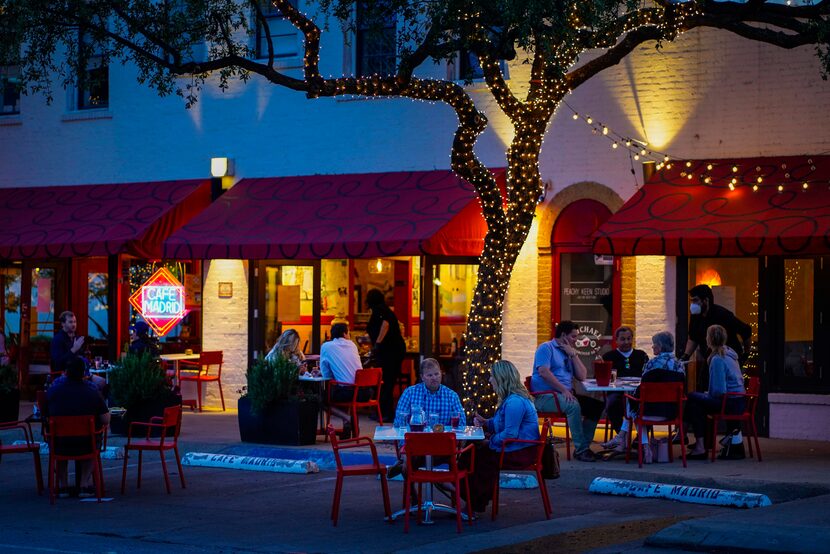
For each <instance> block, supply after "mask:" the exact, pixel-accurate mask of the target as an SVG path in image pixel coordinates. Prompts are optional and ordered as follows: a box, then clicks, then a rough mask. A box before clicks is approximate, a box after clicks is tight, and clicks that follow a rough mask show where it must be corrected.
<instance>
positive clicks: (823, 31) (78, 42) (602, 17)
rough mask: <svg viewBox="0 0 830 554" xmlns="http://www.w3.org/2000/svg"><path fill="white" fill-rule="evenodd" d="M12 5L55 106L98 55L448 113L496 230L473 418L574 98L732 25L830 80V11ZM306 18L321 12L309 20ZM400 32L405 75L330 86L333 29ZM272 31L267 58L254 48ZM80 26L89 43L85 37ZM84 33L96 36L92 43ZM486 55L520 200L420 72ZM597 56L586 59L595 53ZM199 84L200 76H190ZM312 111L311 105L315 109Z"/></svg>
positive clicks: (457, 0) (454, 96)
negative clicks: (623, 66)
mask: <svg viewBox="0 0 830 554" xmlns="http://www.w3.org/2000/svg"><path fill="white" fill-rule="evenodd" d="M267 2H268V0H57V1H56V0H0V34H2V36H3V37H4V40H3V41H2V43H0V59H2V60H4V62H5V63H16V64H19V65H20V68H21V69H20V75H21V83H22V86H25V87H27V88H28V89H29V90H32V91H39V92H42V93H44V94H45V95H46V96H47V97H51V91H52V87H53V86H54V84H55V83H56V82H59V83H61V84H67V83H69V82H71V81H73V80H74V79H75V78H76V75H78V74H79V71H80V70H81V69H82V68H83V67H84V64H85V60H86V59H88V58H89V57H90V56H91V55H93V54H96V55H101V56H103V57H104V59H105V60H106V61H107V62H109V63H111V62H113V61H121V62H125V63H130V64H132V65H134V66H135V67H136V68H137V76H138V80H139V81H140V82H142V83H144V84H146V85H149V86H151V87H153V88H155V89H156V90H157V91H158V92H159V93H160V94H162V95H166V94H171V93H176V94H179V95H181V96H182V97H184V98H185V99H186V101H187V104H188V105H192V103H193V102H195V101H196V99H197V94H198V91H199V87H200V86H202V85H203V84H204V83H205V79H207V77H208V76H209V75H215V76H218V83H219V86H220V87H226V86H228V83H229V82H230V81H231V80H233V79H241V80H247V79H249V78H250V77H251V75H259V76H261V77H262V78H264V79H267V80H268V81H270V82H271V83H273V84H275V85H278V86H282V87H285V88H287V89H291V90H294V91H298V92H301V93H304V94H305V95H306V96H308V97H309V98H317V97H325V96H329V97H331V96H340V95H361V96H375V97H379V96H381V97H382V96H385V97H408V98H412V99H417V100H429V101H437V102H443V103H445V104H447V105H449V106H450V107H451V108H452V109H453V110H454V112H455V114H456V116H457V118H458V127H457V129H456V130H455V135H454V141H453V150H452V156H451V163H452V169H453V170H454V171H455V172H456V173H457V174H458V175H459V176H461V177H463V178H464V179H466V180H467V181H469V182H470V183H471V184H472V185H473V186H475V188H476V191H477V193H478V195H479V198H480V200H481V204H482V210H483V214H484V217H485V220H486V222H487V226H488V233H487V236H486V237H485V246H484V250H483V252H482V255H481V257H480V266H479V279H478V282H477V287H476V291H475V295H474V298H473V303H472V308H471V311H470V317H469V319H468V328H467V341H466V344H467V350H468V351H467V354H468V358H467V362H466V363H467V366H466V371H465V379H466V381H465V386H466V390H467V392H468V395H467V400H469V401H470V403H468V408H469V409H471V410H472V409H473V408H476V407H478V408H484V409H487V408H489V407H492V404H493V399H494V397H493V394H492V391H490V389H489V387H488V385H487V376H488V374H489V367H490V365H491V363H492V361H494V360H495V359H497V357H498V356H499V354H500V349H501V321H502V319H501V318H502V308H503V302H504V297H505V293H506V291H507V286H508V283H509V280H510V275H511V272H512V269H513V265H514V263H515V261H516V257H517V256H518V253H519V249H520V248H521V246H522V244H523V243H524V241H525V239H526V237H527V234H528V231H529V229H530V225H531V223H532V220H533V214H534V211H535V208H536V205H537V203H538V202H539V200H540V198H542V197H544V187H543V184H542V179H541V177H540V175H539V168H538V160H539V155H540V151H541V144H542V139H543V136H544V134H545V132H546V129H547V125H548V123H549V121H550V119H551V118H552V116H553V114H554V112H555V109H556V107H557V106H558V105H559V103H560V102H561V101H562V100H563V98H564V97H565V95H566V94H567V93H569V92H570V91H572V90H574V89H576V88H577V87H579V86H580V85H581V84H583V83H584V82H586V81H587V80H588V79H590V78H591V77H593V76H594V75H596V74H598V73H599V72H601V71H603V70H604V69H607V68H609V67H611V66H613V65H615V64H617V63H619V62H620V61H621V60H623V59H624V58H625V57H626V56H627V55H628V54H630V53H631V52H632V51H633V50H634V49H635V48H637V47H638V46H640V45H642V44H644V43H648V42H651V43H655V44H656V45H657V46H658V47H659V46H660V45H661V44H662V43H664V42H667V41H672V40H673V39H674V38H675V37H677V36H678V34H680V33H683V32H686V31H690V30H692V29H696V28H702V27H710V28H717V29H722V30H724V31H728V32H731V33H734V34H736V35H739V36H741V37H744V38H746V39H750V40H755V41H760V42H764V43H768V44H772V45H775V46H778V47H781V48H786V49H792V48H796V47H800V46H805V45H813V46H814V47H815V48H816V52H817V60H818V62H819V63H818V64H817V71H821V72H822V76H823V77H825V78H826V76H827V74H828V72H830V54H828V43H829V42H830V22H828V14H830V0H787V1H767V0H745V1H714V0H697V1H679V0H491V1H487V2H483V1H480V0H441V1H427V0H364V1H361V2H356V1H354V0H319V2H309V3H308V5H304V4H300V6H299V9H298V7H297V2H296V0H272V1H271V2H270V4H271V5H269V4H268V3H267ZM273 8H276V9H277V10H279V12H281V13H282V15H283V16H284V18H285V20H287V21H289V22H290V23H291V24H293V25H294V26H295V27H296V28H297V29H298V30H299V31H300V32H301V33H302V35H303V38H304V52H303V61H304V67H303V69H302V71H301V72H299V71H285V70H282V69H281V66H280V65H279V64H278V63H276V57H275V48H274V44H273V42H272V39H271V36H270V35H271V33H270V32H267V30H268V26H269V24H270V23H269V21H273V20H272V19H270V18H269V17H267V15H268V13H269V11H270V10H271V9H273ZM303 10H307V11H303ZM357 11H360V13H361V14H362V20H363V22H364V24H365V22H366V21H368V22H369V24H370V25H376V26H378V27H380V26H382V25H383V23H384V22H385V21H389V20H390V19H393V20H394V21H395V22H396V33H395V41H396V43H397V67H396V69H395V70H394V71H393V72H392V71H390V73H389V74H373V75H365V76H353V75H342V76H337V77H325V76H323V74H321V72H320V67H319V64H320V40H321V34H322V33H323V32H325V30H326V29H328V28H329V27H330V26H335V25H337V26H339V27H343V28H345V29H347V30H349V29H355V28H356V27H355V26H356V16H355V14H356V12H357ZM258 25H259V26H262V27H264V28H265V29H266V32H265V33H264V36H265V37H266V46H265V49H264V52H260V53H259V56H260V57H257V56H256V55H255V53H254V51H253V48H252V46H251V44H252V40H251V37H252V35H253V34H255V33H256V32H257V26H258ZM79 31H81V32H79ZM79 37H83V38H82V39H79ZM462 51H463V52H469V53H472V54H473V55H474V56H475V57H476V58H477V60H478V62H479V64H480V67H481V71H482V73H483V77H484V81H485V82H486V85H487V87H488V89H489V92H490V93H491V94H492V97H493V98H494V100H495V101H496V102H497V104H498V106H499V107H500V108H501V110H502V111H503V112H504V113H505V114H506V115H507V116H508V118H509V119H510V121H511V124H512V125H513V128H514V132H515V133H514V138H513V140H512V142H511V144H510V145H509V146H508V150H507V161H508V174H507V190H506V197H504V198H503V195H502V192H501V191H500V189H499V187H498V185H497V184H496V181H495V178H494V177H493V174H492V173H491V172H490V171H489V170H488V169H487V168H486V167H485V166H484V164H482V163H481V162H480V161H479V160H478V158H477V157H476V155H475V153H474V151H473V147H474V145H475V142H476V139H477V137H478V136H479V135H480V134H481V132H482V131H483V130H484V129H485V127H486V125H487V118H486V116H485V114H484V113H482V112H481V111H480V110H479V109H477V108H476V106H475V104H474V102H473V100H472V98H471V97H470V96H469V94H468V93H467V92H466V90H465V88H464V86H463V83H461V82H458V81H453V80H441V79H432V78H422V77H419V76H418V74H417V72H416V69H417V68H418V67H419V66H421V65H422V64H424V63H425V62H428V61H430V60H453V59H455V58H456V56H458V53H459V52H462ZM587 52H591V56H589V57H588V59H587V61H583V60H581V59H580V57H581V56H583V55H584V54H586V53H587ZM501 60H516V61H517V62H522V63H526V64H528V65H529V67H530V71H529V79H528V80H527V81H526V82H523V83H518V82H516V81H517V80H516V79H510V80H508V79H506V78H505V74H504V72H503V65H502V64H501V63H500V61H501ZM182 75H190V76H192V79H190V80H182V79H179V78H178V77H180V76H182ZM310 109H312V108H311V107H310Z"/></svg>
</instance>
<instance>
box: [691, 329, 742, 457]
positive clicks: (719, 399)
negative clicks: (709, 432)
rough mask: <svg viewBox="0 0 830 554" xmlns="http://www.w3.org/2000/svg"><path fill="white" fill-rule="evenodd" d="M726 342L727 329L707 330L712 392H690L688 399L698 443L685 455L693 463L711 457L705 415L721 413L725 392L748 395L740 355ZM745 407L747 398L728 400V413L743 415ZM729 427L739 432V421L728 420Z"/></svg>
mask: <svg viewBox="0 0 830 554" xmlns="http://www.w3.org/2000/svg"><path fill="white" fill-rule="evenodd" d="M726 339H727V336H726V329H724V328H723V327H721V326H720V325H712V326H711V327H709V329H708V330H707V331H706V344H707V346H709V349H710V350H711V351H712V354H711V355H710V356H709V390H708V391H707V392H692V393H689V400H688V401H687V402H686V414H685V420H686V421H687V422H689V424H690V425H691V427H692V431H693V432H694V434H695V443H694V444H693V445H692V446H691V450H689V454H688V455H687V456H686V457H687V458H689V459H691V460H705V459H706V458H708V454H707V453H706V452H707V449H706V443H705V441H704V440H703V437H704V436H705V434H706V416H707V415H708V414H716V413H718V412H720V410H721V405H722V403H723V395H724V393H727V392H746V389H744V377H743V375H742V374H741V366H740V365H739V364H738V354H737V353H736V352H735V351H734V350H732V349H731V348H729V347H728V346H726ZM745 405H746V399H745V398H744V397H742V396H738V397H732V398H728V399H727V400H726V413H728V414H740V413H742V412H743V411H744V407H745ZM727 426H728V427H727V428H728V430H729V432H730V433H732V432H733V431H735V430H737V429H740V422H738V421H728V422H727ZM741 448H743V444H741ZM733 456H734V455H733Z"/></svg>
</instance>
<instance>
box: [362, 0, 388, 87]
mask: <svg viewBox="0 0 830 554" xmlns="http://www.w3.org/2000/svg"><path fill="white" fill-rule="evenodd" d="M396 33H397V25H396V22H395V16H394V15H389V16H386V17H380V16H378V15H375V14H371V13H370V11H369V10H368V9H367V6H366V2H358V3H357V20H356V25H355V75H356V76H358V77H365V76H368V75H393V74H394V73H395V69H396V67H397V56H396V53H397V48H396V38H397V37H396Z"/></svg>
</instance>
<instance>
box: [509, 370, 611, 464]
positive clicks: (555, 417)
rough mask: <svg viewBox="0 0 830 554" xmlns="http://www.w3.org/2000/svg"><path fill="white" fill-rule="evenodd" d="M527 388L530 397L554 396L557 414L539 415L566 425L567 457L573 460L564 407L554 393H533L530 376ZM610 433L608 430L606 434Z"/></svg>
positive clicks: (569, 432)
mask: <svg viewBox="0 0 830 554" xmlns="http://www.w3.org/2000/svg"><path fill="white" fill-rule="evenodd" d="M525 388H526V389H527V390H528V392H530V395H531V396H533V397H534V399H535V397H537V396H542V395H543V394H550V395H552V396H553V402H554V403H555V404H556V411H555V412H541V411H540V412H538V413H537V415H538V416H539V417H540V418H545V419H547V420H550V421H551V422H552V423H564V424H565V456H566V457H567V459H568V460H570V459H571V427H570V426H569V425H568V417H567V416H566V415H565V412H563V411H562V407H561V406H560V405H559V398H558V397H557V396H556V395H555V394H553V391H538V392H532V391H531V390H530V376H527V377H525ZM607 433H608V431H607V430H606V434H607Z"/></svg>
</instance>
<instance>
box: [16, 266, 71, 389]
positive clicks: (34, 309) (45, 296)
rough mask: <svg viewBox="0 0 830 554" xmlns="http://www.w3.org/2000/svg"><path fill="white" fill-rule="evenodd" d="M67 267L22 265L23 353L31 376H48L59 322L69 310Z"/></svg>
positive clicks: (21, 332)
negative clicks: (66, 310) (53, 338)
mask: <svg viewBox="0 0 830 554" xmlns="http://www.w3.org/2000/svg"><path fill="white" fill-rule="evenodd" d="M66 273H67V272H66V265H65V264H64V263H58V262H55V263H37V262H25V263H24V264H23V274H22V280H23V282H22V290H21V295H22V298H23V299H24V304H23V306H22V307H21V331H20V334H21V339H22V340H21V351H22V352H23V353H24V355H25V357H26V361H27V362H28V369H29V373H48V372H49V371H50V368H51V357H50V354H49V349H50V346H51V343H52V337H53V336H54V335H55V330H56V329H57V328H58V327H57V325H58V324H57V323H56V322H57V318H58V316H59V315H60V314H61V312H63V311H64V310H65V309H66V295H67V293H68V291H67V274H66Z"/></svg>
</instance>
